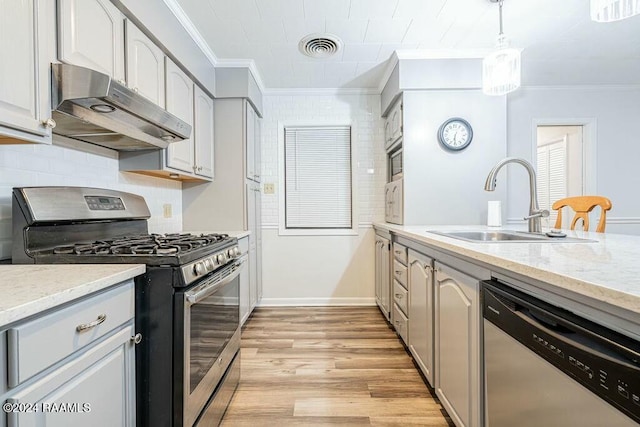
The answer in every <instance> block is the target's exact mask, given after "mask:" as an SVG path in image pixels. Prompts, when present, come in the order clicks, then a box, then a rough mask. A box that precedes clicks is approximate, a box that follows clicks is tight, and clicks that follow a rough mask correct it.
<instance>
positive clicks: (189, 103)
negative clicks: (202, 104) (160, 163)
mask: <svg viewBox="0 0 640 427" xmlns="http://www.w3.org/2000/svg"><path fill="white" fill-rule="evenodd" d="M166 65H167V67H166V76H167V94H166V97H167V98H166V105H167V111H168V112H170V113H171V114H175V115H176V116H177V117H178V118H180V119H182V120H184V121H185V122H187V123H190V124H191V125H193V83H192V82H191V80H190V79H189V77H187V75H186V74H185V73H184V72H183V71H182V70H181V69H180V68H178V66H177V65H176V64H174V63H173V61H171V60H170V59H169V58H167V59H166ZM167 166H168V167H170V168H173V169H178V170H181V171H184V172H188V173H191V172H194V165H193V131H192V133H191V137H190V138H188V139H185V140H183V141H180V142H173V143H171V144H169V147H168V148H167Z"/></svg>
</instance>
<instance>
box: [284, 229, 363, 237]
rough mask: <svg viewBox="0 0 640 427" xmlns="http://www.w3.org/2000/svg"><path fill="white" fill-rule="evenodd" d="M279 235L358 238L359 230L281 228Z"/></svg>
mask: <svg viewBox="0 0 640 427" xmlns="http://www.w3.org/2000/svg"><path fill="white" fill-rule="evenodd" d="M278 235H280V236H357V235H358V230H356V229H352V228H349V229H345V228H336V229H332V228H326V229H324V228H323V229H309V230H305V229H287V228H279V229H278Z"/></svg>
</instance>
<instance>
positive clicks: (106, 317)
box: [7, 281, 134, 387]
mask: <svg viewBox="0 0 640 427" xmlns="http://www.w3.org/2000/svg"><path fill="white" fill-rule="evenodd" d="M133 316H134V288H133V281H129V282H127V283H125V284H123V285H121V286H118V287H116V288H114V289H112V290H109V291H107V292H104V293H100V294H99V295H95V296H92V297H90V298H88V299H85V300H83V301H80V302H78V303H76V304H73V305H71V306H69V307H66V308H63V309H60V310H57V311H55V312H53V313H50V314H47V315H44V316H41V317H39V318H37V319H34V320H31V321H28V322H25V323H23V324H21V325H18V326H16V327H14V328H11V329H9V330H8V331H7V339H8V343H7V359H8V366H9V370H8V372H7V374H8V385H9V387H15V386H17V385H18V384H20V383H22V382H24V381H25V380H27V379H29V378H31V377H32V376H34V375H35V374H37V373H38V372H41V371H43V370H44V369H46V368H48V367H49V366H51V365H53V364H54V363H56V362H58V361H60V360H62V359H64V358H65V357H67V356H69V355H70V354H72V353H74V352H76V351H77V350H79V349H81V348H82V347H84V346H86V345H88V344H90V343H91V342H93V341H95V340H97V339H98V338H100V337H102V336H104V335H106V334H107V333H108V332H109V331H112V330H113V329H114V328H116V327H118V326H120V325H122V324H123V323H125V322H127V321H128V320H130V319H132V318H133ZM93 325H95V326H93ZM82 326H84V327H85V328H86V329H84V330H82V331H79V330H78V329H80V328H82Z"/></svg>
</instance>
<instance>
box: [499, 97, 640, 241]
mask: <svg viewBox="0 0 640 427" xmlns="http://www.w3.org/2000/svg"><path fill="white" fill-rule="evenodd" d="M639 118H640V87H637V86H635V87H606V86H602V87H597V86H593V87H573V88H523V89H522V90H520V91H518V92H516V93H514V94H513V95H509V99H508V103H507V135H508V139H507V141H508V143H507V146H508V148H507V150H508V153H509V155H510V156H515V157H522V158H525V159H527V160H532V157H533V147H535V140H534V138H535V126H536V125H535V123H538V122H540V121H544V122H545V123H544V124H583V123H586V122H591V123H593V124H594V125H595V132H594V136H595V144H596V153H595V156H594V157H595V171H587V174H588V176H587V179H589V178H593V173H594V172H595V191H594V192H595V193H596V194H598V195H602V196H605V197H608V198H609V199H611V202H612V204H613V209H612V210H611V211H610V212H609V215H608V216H607V229H606V231H607V233H625V234H640V197H638V188H640V172H639V170H640V169H639V168H638V161H639V160H640V136H639V134H638V132H635V131H634V129H635V125H636V124H637V123H638V119H639ZM585 137H586V138H588V137H589V135H588V131H587V130H586V129H585ZM520 169H522V168H520ZM528 188H529V187H528V182H527V177H526V173H525V171H524V169H522V170H517V171H516V170H515V168H514V169H511V170H510V171H509V184H508V196H507V199H508V210H507V216H508V218H509V219H511V220H516V219H521V218H522V217H523V216H524V215H525V214H526V213H527V212H528V206H529V201H528V198H529V191H528Z"/></svg>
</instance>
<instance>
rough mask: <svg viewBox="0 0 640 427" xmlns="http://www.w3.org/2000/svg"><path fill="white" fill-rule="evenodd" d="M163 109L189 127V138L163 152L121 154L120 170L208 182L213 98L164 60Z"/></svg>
mask: <svg viewBox="0 0 640 427" xmlns="http://www.w3.org/2000/svg"><path fill="white" fill-rule="evenodd" d="M165 61H166V68H165V71H166V73H165V76H166V92H165V99H166V107H167V111H169V112H170V113H172V114H175V115H176V116H178V117H179V118H181V119H182V120H184V121H186V122H187V123H190V124H191V125H192V130H191V137H190V138H188V139H185V140H183V141H179V142H172V143H170V144H169V147H167V148H166V149H165V150H155V151H142V152H121V153H120V170H122V171H129V172H136V173H141V174H146V175H152V176H158V177H162V178H171V179H179V180H182V181H197V182H202V181H211V180H212V179H213V175H214V138H215V132H214V130H215V129H214V102H213V99H211V97H210V96H209V95H208V94H207V93H206V92H205V91H204V90H202V89H201V88H200V87H199V86H197V85H195V84H194V83H193V82H192V81H191V79H189V77H187V75H186V74H185V73H184V72H183V71H182V70H181V69H180V68H178V67H177V66H176V65H175V64H174V63H173V62H172V61H171V60H170V59H169V58H166V57H165Z"/></svg>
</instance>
